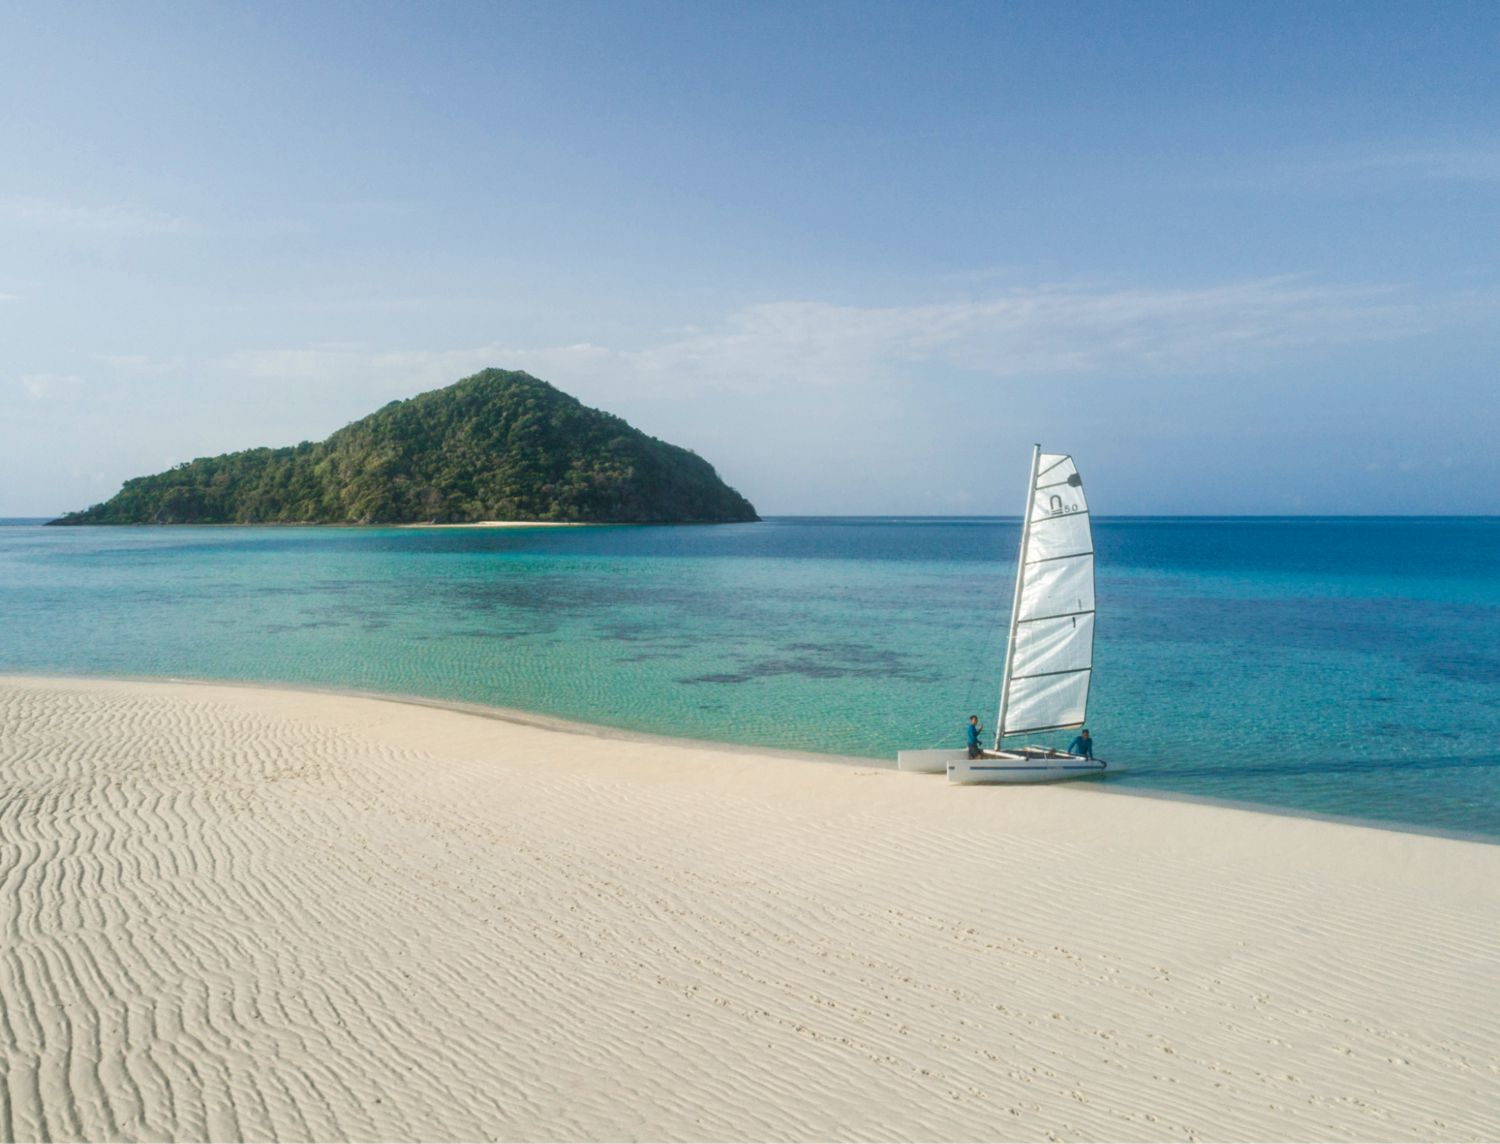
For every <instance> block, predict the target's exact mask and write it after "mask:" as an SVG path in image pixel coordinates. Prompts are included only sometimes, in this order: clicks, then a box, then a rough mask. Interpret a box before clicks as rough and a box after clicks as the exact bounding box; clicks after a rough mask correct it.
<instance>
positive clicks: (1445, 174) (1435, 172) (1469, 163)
mask: <svg viewBox="0 0 1500 1144" xmlns="http://www.w3.org/2000/svg"><path fill="white" fill-rule="evenodd" d="M1315 169H1320V170H1323V171H1326V172H1330V173H1348V174H1369V173H1379V172H1388V173H1390V174H1396V175H1406V176H1410V177H1413V178H1419V179H1431V180H1443V181H1448V180H1453V181H1465V182H1481V183H1494V182H1500V148H1495V147H1490V146H1486V147H1469V148H1463V147H1449V148H1433V147H1419V148H1391V149H1388V150H1383V151H1372V152H1366V153H1364V154H1356V155H1349V156H1345V157H1343V158H1337V157H1335V158H1332V159H1326V160H1324V161H1322V162H1321V163H1319V164H1316V165H1315Z"/></svg>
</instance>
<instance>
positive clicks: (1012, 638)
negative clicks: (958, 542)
mask: <svg viewBox="0 0 1500 1144" xmlns="http://www.w3.org/2000/svg"><path fill="white" fill-rule="evenodd" d="M1041 463H1042V447H1041V445H1039V444H1038V445H1033V446H1032V447H1031V479H1030V480H1028V481H1027V482H1026V513H1025V515H1024V516H1022V517H1021V550H1020V552H1019V553H1018V554H1017V556H1016V593H1015V596H1014V597H1012V599H1011V602H1010V634H1009V635H1008V636H1006V639H1005V674H1004V675H1002V676H1001V677H1000V713H999V714H998V715H996V716H995V750H997V751H998V750H999V749H1000V741H1001V740H1002V739H1004V738H1005V708H1006V706H1007V705H1008V704H1009V702H1010V665H1011V661H1012V658H1013V657H1014V655H1015V650H1016V625H1017V624H1018V623H1019V622H1020V619H1021V588H1022V587H1023V580H1024V577H1025V575H1026V545H1027V542H1028V541H1030V539H1031V510H1032V508H1033V504H1032V502H1033V501H1035V500H1036V474H1037V469H1038V468H1040V467H1041Z"/></svg>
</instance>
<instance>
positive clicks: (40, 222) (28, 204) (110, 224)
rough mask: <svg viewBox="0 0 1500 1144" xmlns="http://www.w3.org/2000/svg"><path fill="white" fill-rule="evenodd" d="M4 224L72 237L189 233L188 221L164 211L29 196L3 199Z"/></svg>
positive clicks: (1, 215) (0, 207) (0, 218)
mask: <svg viewBox="0 0 1500 1144" xmlns="http://www.w3.org/2000/svg"><path fill="white" fill-rule="evenodd" d="M0 221H8V222H11V223H13V224H19V225H21V226H25V227H28V228H33V229H43V230H52V231H63V232H66V233H71V234H89V235H109V236H137V235H139V236H149V235H160V234H175V233H178V232H180V231H183V230H186V229H187V225H188V224H187V220H186V219H183V218H180V217H178V216H176V215H170V214H166V213H164V212H162V211H154V210H142V209H140V208H137V207H128V206H121V205H116V204H105V205H102V206H98V205H84V204H80V203H68V202H60V201H57V200H54V199H40V198H30V197H27V196H18V195H11V196H0Z"/></svg>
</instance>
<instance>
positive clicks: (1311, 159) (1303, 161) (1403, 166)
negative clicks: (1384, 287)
mask: <svg viewBox="0 0 1500 1144" xmlns="http://www.w3.org/2000/svg"><path fill="white" fill-rule="evenodd" d="M1495 182H1500V147H1496V146H1495V145H1494V144H1492V143H1488V142H1484V143H1476V144H1467V145H1461V144H1454V145H1449V146H1440V147H1433V146H1426V145H1422V146H1409V145H1404V144H1399V143H1393V144H1389V145H1385V146H1376V147H1369V146H1366V147H1362V148H1350V147H1341V146H1334V147H1330V148H1326V149H1323V150H1320V151H1317V152H1302V153H1292V154H1278V155H1262V156H1260V157H1259V158H1258V159H1256V158H1251V159H1250V160H1249V161H1248V162H1247V163H1246V164H1245V165H1243V166H1239V167H1231V168H1229V169H1227V170H1219V171H1215V172H1214V173H1213V174H1212V175H1210V176H1209V177H1208V178H1207V180H1206V183H1207V185H1208V186H1210V187H1215V188H1224V189H1234V190H1244V189H1250V190H1265V191H1329V190H1339V191H1343V190H1349V189H1360V190H1365V189H1370V188H1372V187H1382V186H1392V185H1408V184H1412V183H1426V184H1432V183H1495Z"/></svg>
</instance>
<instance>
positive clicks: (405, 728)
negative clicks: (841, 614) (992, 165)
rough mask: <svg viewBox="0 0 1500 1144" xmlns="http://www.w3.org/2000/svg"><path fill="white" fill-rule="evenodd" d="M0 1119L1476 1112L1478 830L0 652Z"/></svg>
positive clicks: (922, 1121)
mask: <svg viewBox="0 0 1500 1144" xmlns="http://www.w3.org/2000/svg"><path fill="white" fill-rule="evenodd" d="M0 878H3V895H0V909H3V911H4V930H3V933H4V941H3V950H0V997H3V1015H0V1056H3V1060H4V1067H5V1084H4V1086H3V1088H0V1099H3V1101H4V1104H3V1107H0V1137H3V1138H5V1139H10V1140H31V1139H79V1138H83V1139H96V1140H97V1139H123V1140H138V1139H140V1140H144V1139H152V1140H156V1139H210V1140H231V1139H272V1138H278V1139H307V1138H314V1139H320V1140H328V1139H349V1138H353V1139H362V1140H374V1139H382V1140H384V1139H400V1140H407V1139H418V1140H437V1139H454V1138H462V1139H531V1140H565V1139H572V1140H581V1139H590V1140H591V1139H606V1140H636V1139H640V1140H678V1139H687V1140H744V1139H756V1140H811V1139H831V1140H844V1139H860V1140H866V1139H923V1140H970V1139H995V1140H1040V1139H1071V1140H1180V1139H1204V1140H1273V1139H1275V1140H1495V1139H1497V1138H1500V1100H1497V1099H1496V1093H1497V1092H1500V847H1497V846H1491V845H1486V844H1481V843H1475V842H1465V841H1456V840H1449V839H1442V838H1434V837H1424V836H1417V835H1410V834H1403V833H1398V832H1394V831H1384V830H1375V829H1368V828H1363V827H1357V826H1350V825H1343V824H1338V823H1330V822H1322V821H1311V820H1304V819H1296V818H1289V817H1277V816H1271V815H1264V814H1258V813H1253V812H1249V811H1244V810H1236V809H1229V808H1223V807H1215V806H1206V805H1197V804H1189V803H1183V802H1173V801H1166V800H1162V799H1149V798H1138V797H1131V796H1128V795H1124V794H1120V793H1117V792H1111V791H1109V790H1107V789H1101V788H1098V787H1088V786H1067V787H1048V788H1035V789H1015V788H1011V789H1005V788H987V789H982V788H955V787H950V786H948V785H947V784H946V783H945V782H943V780H942V779H941V778H939V777H935V776H922V775H903V774H899V773H896V772H893V771H888V770H882V769H879V768H877V767H873V766H849V765H841V764H838V763H827V764H820V763H814V762H808V761H805V760H800V759H792V758H786V757H778V756H775V755H771V754H765V753H758V752H756V751H753V750H748V749H747V750H737V749H713V748H705V747H700V746H694V745H681V744H670V743H660V742H652V741H646V740H642V739H639V738H614V737H610V736H608V735H601V734H589V733H582V732H579V731H574V730H566V729H557V728H548V727H545V726H537V725H527V724H526V723H525V722H524V721H509V720H506V719H503V718H494V717H485V716H482V715H477V714H471V713H464V712H457V711H450V710H442V709H436V708H433V707H427V706H422V705H414V704H403V703H396V702H390V701H383V700H378V699H368V698H352V697H343V696H337V695H327V694H317V693H302V692H292V691H280V690H272V689H264V688H252V687H230V686H217V685H206V684H176V683H137V682H113V681H102V680H101V681H94V680H90V681H78V680H49V679H36V678H15V677H10V678H3V679H0Z"/></svg>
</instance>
